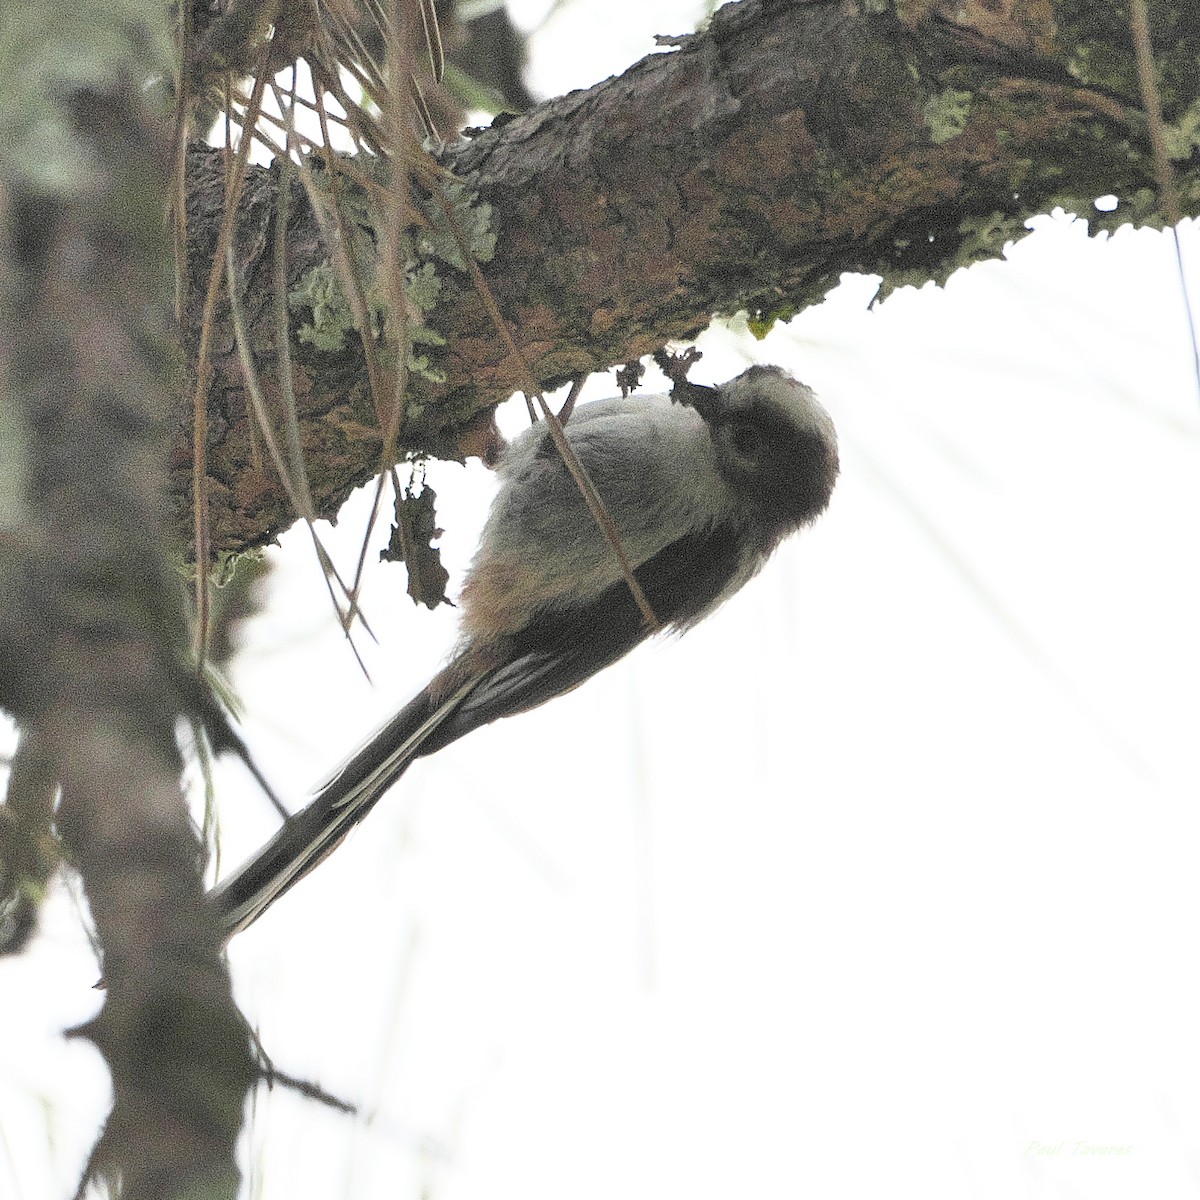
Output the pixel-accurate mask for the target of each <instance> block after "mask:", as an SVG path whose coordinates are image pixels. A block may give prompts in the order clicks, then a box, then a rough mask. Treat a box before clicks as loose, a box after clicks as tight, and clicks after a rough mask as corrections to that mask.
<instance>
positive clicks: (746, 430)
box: [730, 421, 763, 461]
mask: <svg viewBox="0 0 1200 1200" xmlns="http://www.w3.org/2000/svg"><path fill="white" fill-rule="evenodd" d="M730 440H731V441H732V442H733V448H734V449H735V450H736V451H737V452H738V454H740V455H741V456H742V457H743V458H747V459H750V460H751V461H757V459H758V458H759V456H760V455H761V454H762V448H763V435H762V430H761V429H759V428H758V426H757V425H749V424H747V423H746V422H744V421H741V422H739V423H738V424H736V425H735V426H734V427H733V429H732V431H731V433H730Z"/></svg>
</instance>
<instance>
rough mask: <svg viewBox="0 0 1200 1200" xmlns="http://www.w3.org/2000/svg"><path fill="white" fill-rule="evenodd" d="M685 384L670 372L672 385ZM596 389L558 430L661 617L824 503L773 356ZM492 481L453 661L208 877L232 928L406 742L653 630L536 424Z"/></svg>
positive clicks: (717, 599) (710, 593)
mask: <svg viewBox="0 0 1200 1200" xmlns="http://www.w3.org/2000/svg"><path fill="white" fill-rule="evenodd" d="M679 390H680V389H679V388H677V392H678V391H679ZM684 394H685V395H686V398H687V404H686V405H684V404H679V403H675V402H673V400H672V399H671V398H670V397H668V396H650V397H637V396H630V397H628V398H623V399H614V400H601V401H598V402H596V403H592V404H588V405H585V406H583V407H581V408H579V409H578V410H577V411H576V412H575V413H574V414H573V416H572V417H571V420H570V422H569V424H568V425H567V426H566V430H565V432H566V435H567V439H568V441H569V442H570V444H571V447H572V449H573V450H574V452H575V454H576V456H577V457H578V458H579V460H580V461H581V463H582V464H583V466H584V468H585V469H586V471H587V473H588V475H589V476H590V477H591V479H592V481H593V482H594V483H595V485H596V489H597V491H598V492H599V494H600V497H601V498H602V499H603V501H604V505H605V507H606V508H607V510H608V513H609V515H610V516H611V518H612V521H613V523H614V524H615V526H616V529H617V532H618V533H619V535H620V540H621V543H622V545H623V547H624V549H625V552H626V554H627V556H628V558H629V560H630V562H631V563H632V565H633V567H634V575H635V576H636V578H637V581H638V583H639V584H640V586H641V588H642V591H643V593H644V595H645V597H646V599H647V600H648V601H649V604H650V607H651V608H652V609H653V612H654V614H655V615H656V617H657V618H658V620H659V621H660V623H661V624H662V626H664V627H666V628H671V629H676V630H684V629H687V628H689V627H690V626H692V625H694V624H695V623H696V622H697V621H699V620H700V619H701V618H702V617H705V616H707V615H708V614H709V613H710V612H712V611H713V610H714V609H715V608H717V607H718V605H720V604H721V603H723V602H724V601H725V600H727V599H728V598H729V597H730V596H732V595H733V593H734V592H736V591H737V590H738V589H739V588H740V587H741V586H742V585H743V584H744V583H745V582H746V581H747V580H748V579H750V578H751V577H752V576H753V575H755V574H756V573H757V572H758V570H759V568H760V567H761V566H762V565H763V563H764V562H766V560H767V558H768V557H769V555H770V554H771V552H772V551H773V550H774V549H775V547H776V546H777V545H778V544H779V542H780V541H781V540H782V539H783V538H785V537H786V536H787V535H788V534H790V533H793V532H795V531H796V530H797V529H799V528H801V527H802V526H804V525H807V524H808V523H810V522H811V521H813V520H814V519H815V518H816V517H817V516H818V515H819V514H820V513H821V512H822V511H823V510H824V508H825V506H826V505H827V504H828V503H829V497H830V494H831V492H832V490H833V485H834V480H835V479H836V477H837V471H838V454H837V437H836V434H835V432H834V428H833V423H832V422H831V421H830V419H829V416H828V415H827V414H826V412H825V410H824V409H823V408H821V406H820V405H819V404H818V403H817V401H816V398H815V397H814V396H813V393H812V391H811V390H810V389H809V388H807V387H806V386H805V385H804V384H802V383H799V382H797V381H796V380H795V379H792V378H791V376H789V375H788V374H786V373H785V372H784V371H782V370H780V369H778V368H776V367H762V366H757V367H751V368H750V369H749V370H748V371H745V372H744V373H743V374H741V375H739V376H738V377H737V378H736V379H734V380H732V381H730V382H729V383H726V384H724V385H722V386H720V387H717V388H705V387H699V386H697V385H693V384H687V385H686V389H685V393H684ZM499 476H500V489H499V491H498V493H497V495H496V498H495V500H494V502H493V503H492V508H491V512H490V513H489V515H488V519H487V523H486V525H485V526H484V529H483V534H482V537H481V539H480V543H479V549H478V551H477V552H476V555H475V558H474V561H473V562H472V564H471V567H470V570H469V572H468V575H467V579H466V582H465V584H464V586H463V589H462V600H461V604H462V640H461V644H460V647H459V649H458V652H457V653H456V654H455V656H454V657H453V659H452V660H451V662H450V664H449V665H448V666H447V667H446V668H445V669H444V670H442V671H441V672H440V673H439V674H438V675H437V676H435V678H434V679H433V680H432V681H431V682H430V683H429V684H428V686H427V687H426V688H425V689H424V691H422V692H421V693H420V694H419V695H417V696H416V697H415V698H414V699H413V700H412V701H410V702H409V703H408V704H407V705H405V707H404V708H402V709H401V710H400V711H399V712H398V713H397V714H396V715H395V716H394V717H393V718H392V719H391V720H390V721H389V722H388V723H387V724H386V725H385V726H384V727H383V728H382V729H380V730H379V732H378V733H376V734H375V736H374V737H372V738H371V740H370V741H368V742H367V743H366V745H364V746H363V747H362V749H360V750H359V751H358V752H357V753H356V754H355V755H354V756H353V757H352V758H350V759H349V760H348V761H347V762H346V763H345V764H344V765H343V766H342V767H341V768H340V769H339V770H338V771H337V773H336V774H335V775H334V776H333V777H332V778H331V779H330V780H329V782H328V783H326V784H325V785H324V786H323V787H322V788H321V790H320V791H319V792H318V794H317V795H316V797H315V798H314V799H313V801H312V802H311V803H310V804H309V805H308V806H307V807H306V808H304V809H302V810H301V811H299V812H298V813H296V814H295V815H294V816H292V817H290V818H289V819H288V820H287V821H286V822H285V823H284V825H283V827H282V828H281V829H280V830H279V832H278V833H277V834H276V835H275V836H274V837H273V838H272V839H271V841H270V842H268V843H267V844H266V846H264V847H263V849H262V850H261V851H260V852H259V853H258V854H257V855H255V856H254V858H252V859H251V860H250V861H249V862H248V863H246V864H245V865H243V866H242V867H241V868H240V869H239V870H238V871H236V872H235V873H234V874H233V875H232V876H230V877H229V878H228V879H227V880H225V881H223V882H222V883H221V884H219V885H218V886H217V888H216V889H215V890H214V892H213V893H212V899H213V902H214V903H215V904H216V905H217V907H218V910H219V912H220V913H221V915H222V918H223V919H224V921H225V923H226V928H227V930H228V932H229V934H230V935H232V934H234V933H236V932H238V931H239V930H241V929H244V928H245V927H246V926H247V925H249V924H250V923H251V922H252V921H254V920H255V919H256V918H257V917H258V916H259V915H260V914H261V913H262V912H263V911H264V910H265V909H266V908H267V907H268V906H269V905H270V904H271V903H272V902H273V901H274V900H275V899H276V898H277V897H279V896H280V895H282V893H283V892H285V891H286V890H287V889H288V888H289V887H291V885H292V884H293V883H295V882H296V881H297V880H298V879H300V878H301V877H302V876H303V875H305V874H306V873H307V872H308V871H310V870H311V869H312V868H313V867H314V866H316V864H317V863H318V862H320V861H321V859H322V858H324V857H325V855H326V854H328V853H329V852H330V851H331V850H332V849H333V848H334V847H335V846H336V845H337V843H338V842H339V841H340V840H341V838H342V837H343V836H344V835H345V834H346V833H347V832H348V831H349V830H350V829H351V828H352V827H353V826H354V825H355V824H357V823H358V822H359V821H361V820H362V818H363V817H364V816H366V814H367V813H368V812H369V811H370V809H371V807H372V806H373V805H374V804H375V802H376V801H377V800H378V799H379V798H380V797H381V796H382V795H383V793H384V792H386V791H387V790H388V788H390V787H391V786H392V784H394V783H395V782H396V780H397V779H398V778H399V777H400V776H401V775H402V774H403V773H404V771H405V770H406V769H407V767H408V766H409V764H410V763H411V762H412V761H413V759H415V758H418V757H420V756H422V755H426V754H432V753H433V752H434V751H436V750H440V749H441V748H442V747H443V746H446V745H448V744H449V743H450V742H453V741H455V740H456V739H457V738H460V737H462V736H463V735H464V734H466V733H470V732H471V730H473V729H476V728H478V727H479V726H480V725H485V724H487V723H488V722H490V721H494V720H496V719H497V718H499V717H507V716H511V715H512V714H513V713H519V712H524V711H525V710H526V709H530V708H534V707H536V706H537V705H539V704H542V703H544V702H545V701H546V700H549V699H551V698H553V697H554V696H559V695H562V694H563V693H564V692H567V691H570V690H571V689H572V688H574V687H577V686H578V685H579V684H581V683H582V682H583V681H584V680H585V679H587V678H589V677H590V676H591V675H594V674H595V673H596V672H597V671H599V670H600V669H601V668H603V667H606V666H608V665H609V663H612V662H615V661H616V660H617V659H618V658H620V657H622V655H624V654H627V653H628V652H629V651H630V650H632V649H633V648H634V646H636V645H637V644H638V643H639V642H641V641H643V640H644V639H645V638H646V637H647V636H649V634H650V632H651V630H650V629H649V627H648V626H647V624H646V622H645V621H644V620H643V617H642V613H641V611H640V610H639V608H638V605H637V603H636V602H635V600H634V597H633V595H632V592H631V590H630V588H629V586H628V583H627V582H626V580H625V579H624V578H623V576H622V571H621V568H620V566H619V565H618V563H617V559H616V556H615V554H614V553H613V550H612V548H611V546H610V545H609V544H608V542H607V541H606V539H605V537H604V535H603V534H602V533H601V532H600V530H599V529H598V527H597V525H596V523H595V521H594V520H593V518H592V515H591V513H590V512H589V510H588V508H587V505H586V503H585V501H584V499H583V497H582V496H581V494H580V492H579V490H578V488H577V487H576V484H575V482H574V480H573V479H572V478H571V476H570V474H569V473H568V471H567V469H566V467H565V465H564V463H563V461H562V459H561V457H560V456H559V453H558V451H557V449H556V448H555V446H554V444H553V442H552V441H551V438H550V434H549V432H548V430H547V428H546V426H545V425H535V426H534V427H533V428H532V429H529V430H527V431H526V432H525V433H524V434H522V435H521V436H520V437H519V438H517V439H516V441H514V442H513V444H512V445H511V446H510V447H509V448H508V449H507V450H506V451H505V453H504V454H503V456H502V458H501V460H500V464H499Z"/></svg>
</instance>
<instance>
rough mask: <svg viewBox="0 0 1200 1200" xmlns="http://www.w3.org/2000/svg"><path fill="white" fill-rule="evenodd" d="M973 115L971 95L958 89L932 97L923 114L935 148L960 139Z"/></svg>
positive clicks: (949, 89) (948, 89) (927, 102)
mask: <svg viewBox="0 0 1200 1200" xmlns="http://www.w3.org/2000/svg"><path fill="white" fill-rule="evenodd" d="M970 113H971V93H970V92H961V91H959V90H958V89H956V88H946V89H945V91H942V92H938V94H937V95H936V96H930V97H929V99H928V100H927V101H926V103H925V108H924V110H923V112H922V116H923V117H924V120H925V124H926V126H927V127H928V129H929V137H930V140H931V141H932V142H933V144H934V145H935V146H940V145H942V143H943V142H948V141H950V140H951V139H952V138H956V137H958V135H959V134H960V133H962V131H963V130H964V129H966V127H967V117H968V116H969V115H970Z"/></svg>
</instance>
